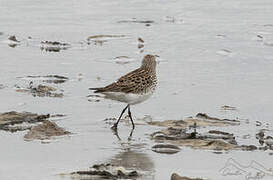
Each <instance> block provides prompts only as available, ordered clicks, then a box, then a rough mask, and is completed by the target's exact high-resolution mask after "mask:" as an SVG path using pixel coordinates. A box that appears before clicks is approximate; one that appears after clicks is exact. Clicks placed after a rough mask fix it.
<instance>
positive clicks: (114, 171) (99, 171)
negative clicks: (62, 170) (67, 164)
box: [71, 164, 140, 179]
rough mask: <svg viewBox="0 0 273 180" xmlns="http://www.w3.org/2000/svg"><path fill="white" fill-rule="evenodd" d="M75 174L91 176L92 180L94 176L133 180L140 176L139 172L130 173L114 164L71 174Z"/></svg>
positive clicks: (101, 165) (100, 165)
mask: <svg viewBox="0 0 273 180" xmlns="http://www.w3.org/2000/svg"><path fill="white" fill-rule="evenodd" d="M75 174H78V175H89V176H91V177H90V178H91V179H92V176H93V177H97V179H99V178H106V179H132V178H137V177H139V176H140V175H139V174H138V172H137V171H128V170H126V169H125V168H124V167H118V166H114V165H112V164H98V165H94V166H93V167H92V169H91V170H89V171H77V172H72V173H71V175H75ZM98 176H99V177H98Z"/></svg>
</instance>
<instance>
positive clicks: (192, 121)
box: [148, 113, 240, 128]
mask: <svg viewBox="0 0 273 180" xmlns="http://www.w3.org/2000/svg"><path fill="white" fill-rule="evenodd" d="M148 124H150V125H156V126H163V127H173V128H188V127H192V126H194V125H196V126H200V127H207V126H234V125H240V121H239V120H231V119H219V118H215V117H210V116H208V115H207V114H204V113H198V114H197V115H196V116H195V117H189V118H186V119H184V120H166V121H151V122H148Z"/></svg>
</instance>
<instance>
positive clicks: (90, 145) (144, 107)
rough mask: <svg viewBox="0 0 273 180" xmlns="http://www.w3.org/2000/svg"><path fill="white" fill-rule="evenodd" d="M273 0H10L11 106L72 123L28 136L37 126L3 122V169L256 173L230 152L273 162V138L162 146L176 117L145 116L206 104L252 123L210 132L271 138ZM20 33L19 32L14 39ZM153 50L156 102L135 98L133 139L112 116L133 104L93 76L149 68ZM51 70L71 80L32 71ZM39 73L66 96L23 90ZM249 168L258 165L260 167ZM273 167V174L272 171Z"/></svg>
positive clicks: (2, 94)
mask: <svg viewBox="0 0 273 180" xmlns="http://www.w3.org/2000/svg"><path fill="white" fill-rule="evenodd" d="M272 7H273V2H271V1H270V0H261V1H255V0H250V1H247V2H246V1H235V0H232V1H221V2H219V1H217V0H211V1H208V2H207V1H206V2H204V1H201V0H198V1H194V2H193V1H190V0H185V1H130V2H125V1H124V2H123V1H86V0H84V1H81V2H70V1H57V2H55V1H54V2H53V1H52V2H45V1H33V0H27V1H19V0H12V1H1V2H0V32H1V33H0V52H1V53H0V60H1V65H0V99H1V102H0V112H1V113H4V112H9V111H17V112H23V111H27V112H32V113H37V114H64V115H66V116H64V117H56V118H52V119H50V121H53V122H55V123H56V124H57V125H58V126H60V127H61V128H64V129H65V130H67V131H69V132H71V133H72V134H69V135H65V136H61V137H54V138H52V139H49V140H48V139H47V140H33V141H25V140H24V135H25V134H27V131H19V132H15V133H11V132H7V131H1V130H0V143H1V146H0V147H1V153H0V159H1V161H0V179H11V180H13V179H14V180H15V179H28V180H30V179H42V180H43V179H54V180H55V179H56V180H59V179H71V177H70V176H69V175H67V174H69V173H71V172H75V171H80V170H87V169H88V168H89V167H91V166H93V165H94V164H100V163H108V162H116V163H119V162H120V163H121V165H122V166H124V167H127V168H132V169H134V170H137V171H140V172H142V173H143V174H144V176H143V177H142V179H154V180H166V179H170V178H171V175H172V173H174V172H175V173H177V174H179V175H181V176H187V177H199V178H204V179H212V180H214V179H215V180H216V179H223V180H225V179H226V180H228V179H233V180H234V179H235V180H236V179H238V180H241V179H244V178H245V176H246V175H247V173H242V174H241V175H236V176H235V175H231V173H230V174H225V173H224V172H225V171H224V172H223V168H225V165H226V163H227V162H231V164H236V163H239V164H240V165H242V166H247V165H249V164H250V163H251V162H253V161H254V162H257V163H259V164H261V165H262V166H263V167H265V168H267V169H269V168H273V164H272V150H266V151H262V150H255V151H242V150H230V151H220V153H218V151H214V150H204V149H192V148H190V147H184V146H181V147H180V148H181V150H180V151H179V152H178V153H175V154H162V153H156V152H154V151H152V147H153V146H154V145H155V144H156V142H155V141H153V140H152V139H151V138H150V135H151V134H152V133H154V132H156V131H160V130H162V129H164V127H159V126H152V125H148V124H147V123H143V121H141V120H140V119H143V118H144V117H145V115H149V116H151V119H152V121H165V120H182V119H185V118H187V117H189V116H194V115H196V114H197V113H200V112H201V113H207V114H209V115H211V116H213V117H217V118H220V119H222V118H226V119H238V120H239V121H240V126H224V127H212V128H211V127H203V128H201V127H200V128H198V129H197V131H198V132H200V133H201V132H207V131H209V130H220V131H224V132H229V133H232V134H234V136H235V138H236V141H237V142H238V143H239V144H244V145H255V146H260V144H259V142H258V140H257V139H256V134H257V133H258V132H259V131H260V130H261V129H266V135H267V136H272V135H273V128H272V119H273V114H272V107H273V99H272V91H273V84H272V82H273V73H272V69H273V51H272V48H273V46H272V44H273V43H272V42H273V34H272V30H273V25H272V24H273V15H272ZM13 35H14V36H15V37H16V40H17V41H18V42H17V41H12V40H10V39H9V37H11V36H13ZM102 35H106V36H102ZM89 37H96V38H95V39H94V38H91V39H90V38H89ZM88 38H89V40H88ZM139 38H141V39H142V40H143V41H144V42H140V41H139ZM46 41H48V42H60V43H61V44H58V43H49V44H48V43H46V44H45V43H43V42H46ZM64 44H69V46H68V47H66V46H65V47H64V46H63V45H64ZM45 45H46V46H45ZM48 47H49V49H51V51H49V50H48V51H47V50H46V49H45V48H48ZM147 53H153V54H157V55H159V56H160V57H159V58H158V60H159V64H158V66H157V68H158V71H157V73H158V79H159V86H158V89H157V91H156V93H155V94H154V96H153V97H152V98H150V99H149V100H148V101H147V102H144V103H143V104H139V105H137V106H134V107H132V108H131V110H132V114H133V117H134V118H135V119H139V120H136V124H138V125H137V126H136V130H135V131H134V134H133V136H132V138H131V140H128V135H129V134H130V130H131V129H130V128H131V127H130V125H129V124H126V123H125V122H121V124H120V126H119V137H120V139H119V138H117V137H116V136H115V135H113V133H112V131H111V130H110V127H111V125H110V124H108V123H107V121H105V119H107V118H108V119H109V118H116V117H117V116H118V115H119V113H120V111H121V110H122V109H123V108H124V106H125V105H124V104H121V103H118V102H113V101H110V100H106V99H103V98H100V97H87V96H88V95H90V94H92V93H91V91H90V90H88V88H90V87H98V86H103V85H106V84H108V83H110V82H112V81H113V80H115V79H117V78H118V77H119V76H120V75H122V74H124V73H127V72H129V71H131V70H133V69H135V68H137V67H138V66H139V65H140V60H141V59H142V57H143V56H144V55H145V54H147ZM116 57H128V58H119V59H118V60H117V59H116ZM122 60H125V61H126V63H120V61H122ZM47 75H59V76H64V77H67V78H68V80H66V81H65V82H63V83H50V82H44V79H41V78H33V77H29V78H26V77H28V76H47ZM22 77H24V78H22ZM31 81H33V84H34V86H35V87H38V85H40V84H43V85H47V86H50V87H53V88H55V89H56V90H57V92H58V93H62V94H63V96H62V97H60V98H56V97H50V96H43V97H39V96H33V95H32V94H31V93H21V92H17V91H16V90H17V89H18V88H17V87H18V86H19V87H24V88H28V87H29V83H30V82H31ZM90 99H91V100H90ZM96 100H99V101H96ZM223 106H230V107H235V108H236V109H227V108H223ZM215 152H216V153H215ZM270 153H271V155H270ZM233 160H234V161H233ZM126 162H128V163H126ZM130 162H133V166H132V164H131V163H130ZM240 167H241V166H240ZM242 169H243V168H242ZM245 172H252V175H254V176H255V172H257V171H254V170H253V169H247V170H246V171H245ZM262 172H264V170H263V171H262ZM60 174H66V175H62V176H61V175H60ZM271 178H272V176H270V175H268V174H267V175H265V176H263V178H262V179H263V180H267V179H271Z"/></svg>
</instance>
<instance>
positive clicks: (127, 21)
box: [118, 18, 155, 26]
mask: <svg viewBox="0 0 273 180" xmlns="http://www.w3.org/2000/svg"><path fill="white" fill-rule="evenodd" d="M118 23H138V24H145V25H146V26H151V24H154V23H155V21H153V20H138V19H136V18H132V19H129V20H121V21H118Z"/></svg>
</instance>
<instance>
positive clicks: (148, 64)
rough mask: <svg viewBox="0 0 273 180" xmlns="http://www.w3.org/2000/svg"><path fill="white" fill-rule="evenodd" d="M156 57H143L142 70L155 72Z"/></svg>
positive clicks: (148, 55)
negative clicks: (146, 69)
mask: <svg viewBox="0 0 273 180" xmlns="http://www.w3.org/2000/svg"><path fill="white" fill-rule="evenodd" d="M156 57H158V56H157V55H150V54H147V55H145V56H144V58H143V60H142V65H141V67H142V68H148V69H149V70H155V68H156Z"/></svg>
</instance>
